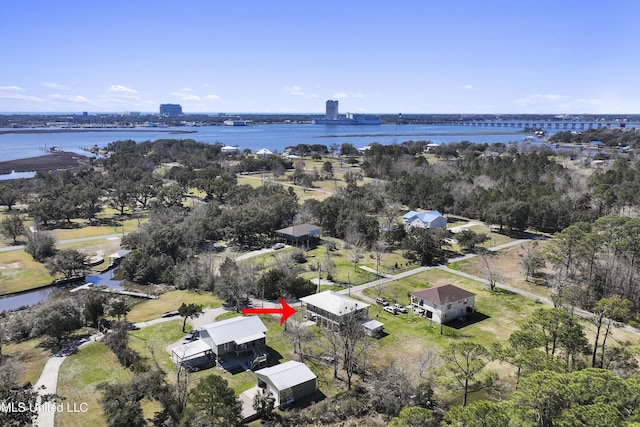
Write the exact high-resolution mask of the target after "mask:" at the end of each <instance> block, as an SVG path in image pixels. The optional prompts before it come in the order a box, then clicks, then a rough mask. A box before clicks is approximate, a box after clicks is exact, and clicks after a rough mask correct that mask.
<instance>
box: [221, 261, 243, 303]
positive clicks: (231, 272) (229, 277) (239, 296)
mask: <svg viewBox="0 0 640 427" xmlns="http://www.w3.org/2000/svg"><path fill="white" fill-rule="evenodd" d="M219 272H220V275H219V277H218V281H217V282H216V293H217V294H218V296H219V297H220V299H222V300H223V301H225V303H226V304H227V305H228V306H230V307H234V308H235V310H236V311H237V312H240V306H241V305H242V302H243V301H244V299H245V298H247V295H248V291H249V287H248V286H247V282H246V281H244V280H242V277H240V268H239V267H238V265H237V264H236V262H235V261H234V260H232V259H231V258H225V260H224V261H223V263H222V265H221V266H220V268H219Z"/></svg>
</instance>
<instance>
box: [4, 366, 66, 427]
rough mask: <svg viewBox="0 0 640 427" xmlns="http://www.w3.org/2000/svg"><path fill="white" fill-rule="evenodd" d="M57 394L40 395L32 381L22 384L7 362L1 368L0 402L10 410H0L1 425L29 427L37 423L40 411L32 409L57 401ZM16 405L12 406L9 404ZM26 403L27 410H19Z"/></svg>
mask: <svg viewBox="0 0 640 427" xmlns="http://www.w3.org/2000/svg"><path fill="white" fill-rule="evenodd" d="M55 400H56V396H55V395H53V394H45V395H43V396H39V393H38V390H35V389H34V387H33V386H32V385H31V384H30V383H26V384H23V385H20V384H19V383H18V381H17V379H16V374H15V373H14V372H13V371H11V370H10V367H9V366H8V365H7V364H5V365H4V366H2V369H0V404H2V405H3V407H4V405H7V407H9V408H10V409H9V410H6V409H5V410H2V411H0V425H2V426H7V427H28V426H33V425H36V417H37V416H38V411H34V410H32V409H33V408H37V407H38V405H45V404H46V402H53V403H55ZM12 404H13V405H14V408H13V410H12V408H11V407H10V406H8V405H12ZM18 405H24V408H26V410H19V409H20V406H18Z"/></svg>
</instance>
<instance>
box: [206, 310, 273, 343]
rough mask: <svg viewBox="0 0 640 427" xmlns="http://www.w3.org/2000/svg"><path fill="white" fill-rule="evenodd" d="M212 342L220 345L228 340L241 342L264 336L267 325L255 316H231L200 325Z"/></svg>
mask: <svg viewBox="0 0 640 427" xmlns="http://www.w3.org/2000/svg"><path fill="white" fill-rule="evenodd" d="M200 329H203V330H206V331H207V333H208V334H209V336H210V337H211V339H212V340H213V343H214V344H215V345H220V344H224V343H228V342H236V343H237V344H242V343H244V342H249V341H254V340H256V339H259V338H262V337H264V336H265V335H264V333H265V332H267V327H266V326H264V323H262V320H260V318H259V317H257V316H247V317H244V316H241V317H232V318H231V319H227V320H222V321H220V322H213V323H209V324H206V325H204V326H202V327H201V328H200Z"/></svg>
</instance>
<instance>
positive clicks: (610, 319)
mask: <svg viewBox="0 0 640 427" xmlns="http://www.w3.org/2000/svg"><path fill="white" fill-rule="evenodd" d="M630 310H631V301H629V300H626V299H622V298H618V297H611V298H602V299H600V300H599V301H598V302H597V303H596V306H595V307H594V309H593V313H594V316H593V317H592V318H591V322H592V323H593V324H594V325H595V327H596V330H595V332H594V334H595V339H594V343H593V352H592V353H591V367H593V368H596V367H600V368H602V367H603V365H604V355H605V344H606V342H607V338H608V337H609V334H610V333H611V332H612V331H611V327H612V325H613V324H614V322H615V321H616V320H619V321H622V320H625V318H626V317H627V316H628V315H629V313H630ZM603 327H604V335H603V337H602V344H600V342H599V341H600V334H601V332H602V328H603ZM599 345H601V358H600V364H599V366H596V358H597V354H598V346H599Z"/></svg>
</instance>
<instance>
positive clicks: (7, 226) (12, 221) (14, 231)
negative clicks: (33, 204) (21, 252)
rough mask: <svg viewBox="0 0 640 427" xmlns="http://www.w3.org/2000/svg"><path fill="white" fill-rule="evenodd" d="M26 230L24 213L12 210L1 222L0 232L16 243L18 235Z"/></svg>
mask: <svg viewBox="0 0 640 427" xmlns="http://www.w3.org/2000/svg"><path fill="white" fill-rule="evenodd" d="M24 232H25V227H24V219H23V218H22V215H20V214H18V213H15V212H12V213H11V214H9V215H6V216H5V217H4V218H3V219H2V221H1V222H0V233H2V235H3V236H5V237H8V238H10V239H12V240H13V244H14V245H15V244H17V243H18V237H20V236H22V235H23V234H24Z"/></svg>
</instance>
